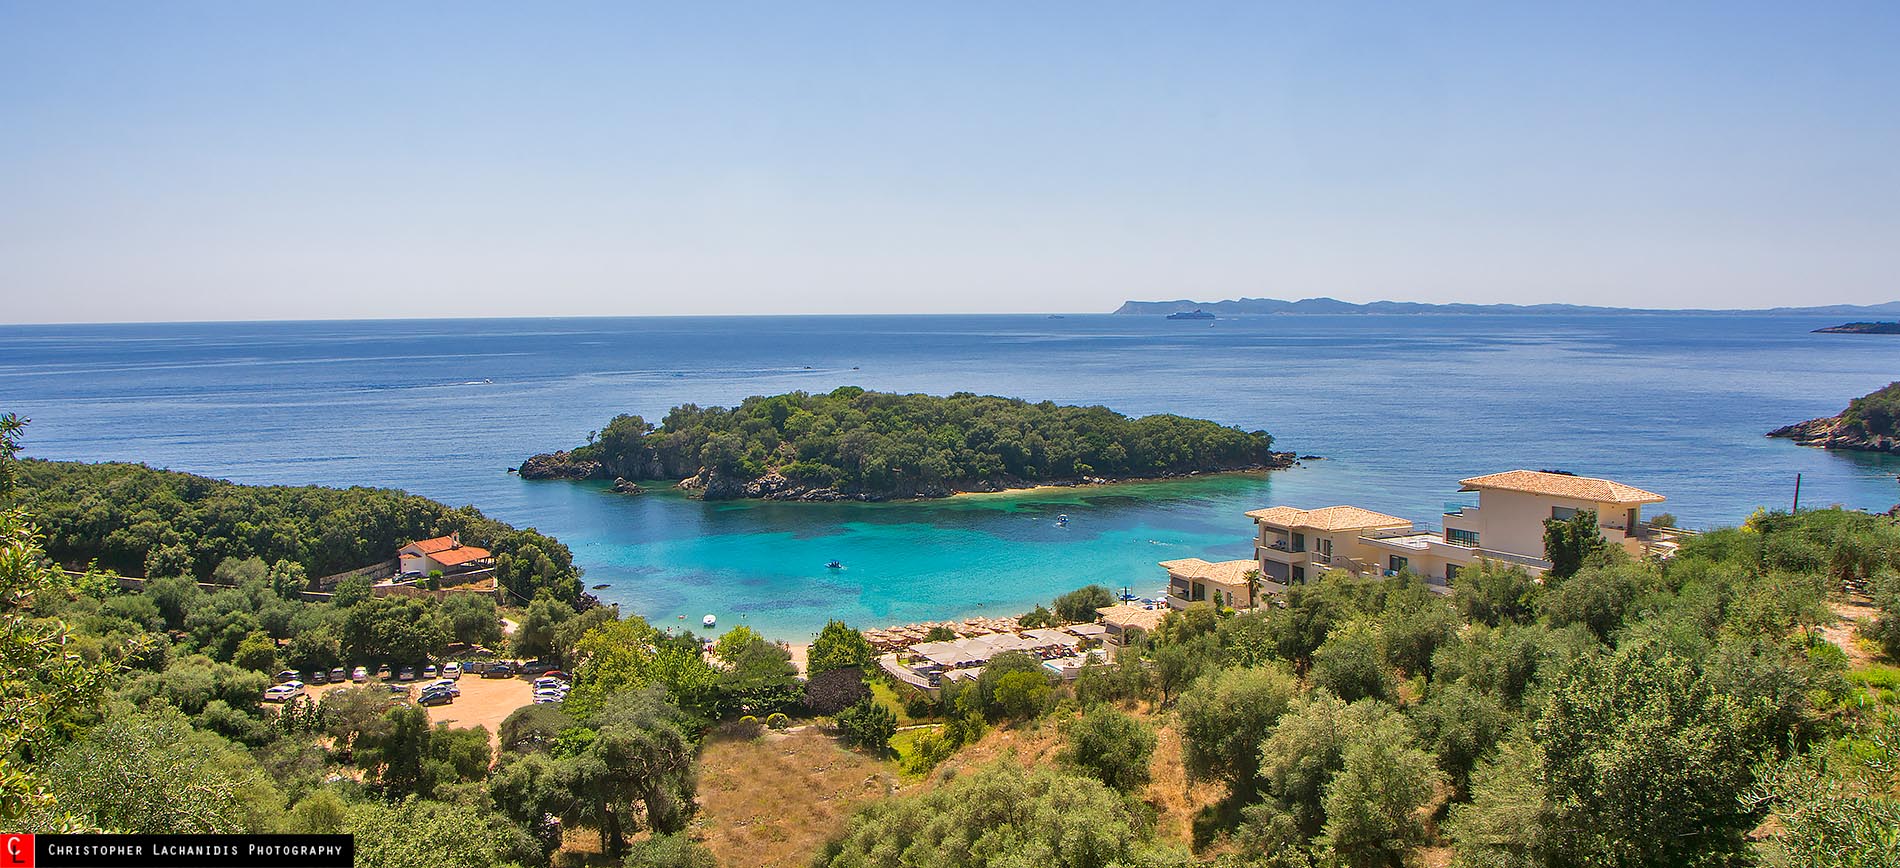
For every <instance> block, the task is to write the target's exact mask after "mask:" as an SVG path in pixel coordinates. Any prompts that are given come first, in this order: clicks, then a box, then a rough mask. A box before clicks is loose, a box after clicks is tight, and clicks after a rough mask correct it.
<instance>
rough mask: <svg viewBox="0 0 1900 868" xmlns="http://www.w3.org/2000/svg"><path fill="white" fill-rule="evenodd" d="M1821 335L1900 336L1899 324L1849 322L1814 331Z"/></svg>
mask: <svg viewBox="0 0 1900 868" xmlns="http://www.w3.org/2000/svg"><path fill="white" fill-rule="evenodd" d="M1814 333H1815V334H1821V335H1900V322H1849V323H1841V324H1840V325H1837V326H1828V327H1827V328H1824V329H1815V330H1814Z"/></svg>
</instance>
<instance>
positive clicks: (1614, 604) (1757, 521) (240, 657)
mask: <svg viewBox="0 0 1900 868" xmlns="http://www.w3.org/2000/svg"><path fill="white" fill-rule="evenodd" d="M0 421H3V422H4V428H5V430H4V434H5V437H4V438H0V447H4V448H0V659H4V661H5V663H6V665H5V666H4V667H0V714H3V715H4V719H5V720H7V721H8V723H9V725H8V726H6V727H0V825H4V826H6V827H7V828H13V829H19V830H23V831H52V830H56V829H101V830H108V831H118V832H206V833H210V832H245V831H252V832H259V831H283V832H348V833H354V834H355V835H356V836H357V840H358V848H359V849H358V864H359V865H361V866H364V868H425V866H427V868H438V866H446V868H475V866H492V865H518V866H524V868H526V866H533V868H541V866H564V868H565V866H579V865H620V866H632V868H657V866H691V868H709V866H713V865H716V864H720V861H721V860H722V859H723V860H724V862H725V864H748V865H749V864H759V863H761V862H770V863H772V864H796V863H800V862H807V861H810V862H813V863H815V864H818V865H825V866H840V868H842V866H865V868H869V866H884V865H911V866H919V868H962V866H970V868H976V866H984V868H1003V866H1009V868H1018V866H1022V868H1027V866H1031V865H1037V866H1042V865H1050V866H1067V868H1110V866H1119V868H1174V866H1187V865H1201V864H1209V865H1217V866H1223V868H1320V866H1353V868H1360V866H1367V868H1371V866H1401V865H1419V864H1429V865H1434V866H1443V865H1455V866H1467V868H1507V866H1510V868H1515V866H1523V868H1568V866H1597V865H1606V866H1631V868H1651V866H1653V868H1674V866H1748V865H1761V866H1775V868H1781V866H1787V868H1795V866H1800V868H1834V866H1839V868H1848V866H1854V868H1870V866H1871V868H1889V866H1900V798H1897V797H1896V794H1900V666H1897V665H1894V664H1896V663H1900V525H1897V524H1896V522H1895V521H1894V520H1893V519H1891V518H1888V517H1885V516H1874V515H1867V514H1864V513H1856V512H1850V511H1844V510H1839V509H1829V510H1814V511H1807V512H1802V513H1799V514H1796V515H1788V514H1772V513H1764V514H1760V515H1757V516H1755V517H1753V518H1751V519H1750V520H1749V521H1748V522H1747V523H1746V524H1745V525H1743V526H1741V527H1737V528H1727V529H1721V530H1716V531H1711V532H1707V533H1703V534H1699V535H1696V536H1694V537H1693V538H1691V539H1690V540H1689V541H1687V542H1686V543H1685V545H1684V546H1683V548H1682V550H1681V552H1680V554H1679V555H1678V556H1676V557H1675V558H1674V559H1672V560H1670V561H1667V562H1659V561H1642V562H1638V561H1631V560H1628V559H1627V558H1626V557H1625V556H1624V555H1622V554H1621V550H1620V549H1617V548H1606V549H1602V550H1598V551H1594V552H1592V553H1590V554H1588V555H1587V556H1586V557H1585V558H1584V559H1583V562H1582V563H1581V564H1580V566H1579V568H1578V569H1577V570H1576V571H1575V572H1574V573H1572V574H1570V575H1566V576H1546V577H1544V578H1542V579H1541V580H1539V579H1534V578H1533V577H1531V576H1529V575H1528V574H1526V573H1525V572H1523V571H1522V570H1521V569H1519V568H1516V567H1507V566H1503V565H1498V564H1488V565H1486V566H1484V567H1482V568H1478V569H1474V570H1472V571H1471V572H1469V573H1467V574H1463V575H1461V576H1460V577H1459V582H1458V586H1457V588H1456V590H1455V592H1454V593H1452V594H1450V595H1443V594H1439V593H1435V592H1433V591H1432V590H1431V589H1428V588H1427V587H1426V586H1425V585H1424V584H1423V583H1422V582H1421V581H1420V580H1419V579H1418V578H1417V577H1415V576H1411V575H1400V576H1397V577H1393V578H1378V579H1364V580H1350V579H1346V580H1334V579H1327V580H1323V581H1320V582H1317V583H1315V584H1313V585H1310V586H1301V587H1295V588H1293V589H1291V590H1290V591H1289V592H1288V593H1286V594H1285V595H1284V597H1283V598H1281V599H1279V600H1276V601H1274V602H1273V603H1272V604H1270V605H1269V606H1267V607H1265V608H1262V609H1259V610H1252V611H1241V612H1236V611H1232V610H1222V609H1215V608H1211V607H1207V606H1206V605H1205V604H1197V605H1196V606H1195V607H1192V608H1189V609H1188V610H1186V611H1182V612H1177V613H1173V614H1171V615H1169V616H1168V617H1167V618H1166V619H1165V620H1164V621H1163V622H1162V623H1161V624H1160V626H1159V627H1158V628H1157V629H1156V630H1155V631H1154V633H1153V635H1149V636H1142V635H1139V634H1136V635H1132V636H1130V637H1129V639H1130V644H1129V645H1128V646H1127V647H1126V648H1124V649H1123V650H1122V653H1119V654H1118V655H1117V659H1116V660H1115V661H1114V662H1112V663H1108V664H1103V665H1097V666H1092V667H1089V668H1087V669H1085V670H1084V671H1083V672H1082V674H1081V677H1080V678H1079V679H1078V680H1076V681H1075V682H1073V683H1062V682H1060V681H1057V680H1055V679H1052V678H1050V677H1048V675H1047V670H1046V669H1045V668H1044V667H1043V665H1042V662H1041V661H1040V660H1038V659H1036V658H1034V657H1031V656H1029V655H1026V654H1022V653H1008V654H1002V655H999V656H997V657H995V658H993V659H992V660H991V661H990V662H989V664H988V665H987V666H986V667H985V668H984V669H983V670H982V672H981V674H980V675H979V676H978V677H977V678H975V679H974V680H972V681H970V682H967V683H952V684H949V685H947V686H946V688H945V690H944V691H943V695H942V696H941V697H940V698H938V699H935V700H932V699H929V698H926V697H923V696H920V695H906V694H904V693H903V692H902V688H896V686H895V685H893V684H891V683H889V682H884V681H879V682H878V683H876V684H875V686H874V687H873V688H867V685H866V684H865V680H866V678H867V677H868V678H871V679H874V680H875V679H878V678H879V676H877V675H876V674H875V673H876V672H877V669H876V667H875V665H874V663H873V657H874V653H875V652H874V651H873V650H872V648H871V646H870V644H869V643H868V642H867V641H866V639H865V638H864V637H863V636H862V635H861V634H859V633H858V632H857V631H855V630H852V629H851V628H850V627H848V626H847V625H844V624H842V623H837V622H834V623H832V624H830V625H827V626H826V628H825V629H824V630H823V631H821V632H820V633H819V635H818V636H817V637H816V638H815V639H814V641H813V643H812V646H811V648H810V649H809V653H808V655H807V659H808V660H809V668H810V673H809V678H808V679H801V678H800V677H799V675H798V673H797V672H796V670H795V669H794V668H793V667H792V664H791V657H790V654H789V653H788V650H787V649H786V648H785V647H783V646H780V645H778V644H775V643H772V642H770V641H767V640H765V639H763V638H761V637H759V636H757V635H756V634H754V633H753V632H752V631H750V630H748V629H747V628H744V627H738V628H734V629H732V630H731V631H728V632H727V633H726V634H724V635H722V636H720V637H719V638H718V639H717V641H715V642H712V643H711V644H710V647H708V646H707V645H706V644H705V642H704V640H702V639H701V638H700V637H696V636H693V635H692V634H690V633H680V632H676V631H671V630H660V629H656V628H655V627H654V626H653V625H650V624H647V623H646V622H644V621H643V620H641V619H639V618H637V617H624V618H623V617H622V616H621V615H620V613H619V612H618V611H616V610H614V609H610V608H605V607H598V606H596V607H584V606H583V607H580V608H577V607H575V606H570V605H569V604H568V603H566V602H564V601H562V600H560V599H557V598H556V597H555V595H554V594H553V593H552V592H551V591H550V590H548V589H545V588H544V589H542V591H541V592H540V593H539V594H538V595H537V596H536V598H535V599H534V601H533V603H532V604H530V605H529V606H528V607H527V608H526V610H525V611H520V612H516V613H514V614H513V617H514V618H515V619H516V620H517V622H518V626H517V628H516V629H515V631H514V633H513V634H512V636H509V637H507V638H505V639H504V637H503V636H502V635H501V631H500V625H499V622H498V613H497V612H496V610H495V609H494V607H493V603H492V601H489V600H486V599H483V598H479V597H473V596H466V595H464V596H452V597H450V598H449V599H448V600H445V601H442V602H436V601H433V600H428V599H398V598H387V597H372V596H369V595H368V594H367V593H366V592H363V591H365V590H366V589H357V592H355V593H339V594H337V595H336V596H335V597H333V598H331V599H330V600H328V601H326V602H305V601H303V600H301V599H299V596H298V594H297V593H296V590H297V588H296V586H295V583H294V582H289V581H284V579H285V578H286V576H287V575H288V573H287V572H286V568H280V567H278V566H276V565H267V564H266V563H265V562H264V561H263V559H262V558H261V557H260V556H257V555H256V554H252V555H249V556H245V557H242V558H238V557H227V558H225V559H224V560H222V561H220V562H218V563H217V564H216V565H215V566H214V567H213V570H212V572H213V573H214V574H215V575H218V576H219V577H220V578H222V579H226V580H229V581H230V582H231V583H232V584H231V586H230V587H224V588H215V589H211V590H209V591H207V590H206V589H203V588H200V586H199V585H198V584H197V583H196V582H193V581H192V580H191V579H190V578H188V577H186V576H182V575H180V576H175V577H171V578H160V579H155V580H153V581H152V582H151V583H149V584H148V585H147V586H146V588H145V590H144V592H142V593H125V592H123V591H121V590H120V589H119V588H118V586H117V584H116V583H113V582H110V581H103V580H101V577H100V576H98V575H96V574H89V573H88V574H78V575H75V574H71V573H67V572H64V571H61V570H58V569H55V568H53V564H52V561H51V560H50V559H49V558H48V557H47V556H46V554H45V552H44V551H43V550H42V548H41V544H40V539H41V537H40V532H41V531H42V530H43V531H45V532H47V533H48V534H52V535H58V534H71V533H72V532H73V531H72V529H70V528H61V527H57V526H51V525H42V524H40V522H42V521H43V518H42V517H40V516H37V515H34V514H33V513H32V512H30V511H29V510H27V509H25V508H22V506H21V503H22V501H23V500H24V499H25V497H24V496H23V495H24V494H25V493H26V490H24V489H18V488H14V487H13V485H14V480H16V479H20V478H24V477H25V476H26V475H27V472H28V471H29V470H31V468H27V467H22V466H21V465H19V464H16V463H14V462H12V461H11V460H10V459H11V457H12V454H13V450H14V444H15V443H16V442H17V441H16V438H17V436H18V433H19V426H18V424H17V420H13V419H11V418H8V419H5V420H0ZM41 469H42V470H43V468H41ZM232 496H233V497H236V498H244V497H248V496H249V495H248V494H247V493H244V492H237V493H233V494H232ZM79 514H83V513H65V514H64V515H67V516H69V517H68V518H64V519H61V520H62V521H64V520H71V519H70V516H72V515H79ZM154 520H156V519H154ZM217 538H222V537H217ZM160 544H164V543H160ZM280 563H286V564H288V563H290V562H289V561H288V560H285V561H282V562H280ZM1845 586H1852V587H1866V588H1870V589H1871V590H1872V601H1871V602H1872V606H1871V608H1872V612H1873V614H1872V615H1871V616H1870V617H1869V618H1868V619H1867V620H1866V621H1865V622H1864V623H1861V624H1858V625H1856V627H1857V632H1858V634H1859V635H1858V638H1855V637H1852V636H1849V635H1848V634H1847V633H1846V632H1845V631H1843V630H1841V629H1840V628H1839V627H1838V626H1834V625H1830V622H1831V621H1833V620H1834V618H1835V615H1834V613H1833V611H1832V608H1831V605H1832V604H1835V603H1839V602H1841V601H1839V600H1837V599H1834V598H1835V597H1836V596H1837V595H1838V594H1839V592H1840V590H1839V589H1841V588H1843V587H1845ZM1102 593H1103V592H1101V591H1099V590H1098V589H1094V588H1089V589H1084V590H1082V591H1080V592H1077V593H1075V594H1073V595H1065V597H1064V598H1063V599H1061V600H1058V601H1055V603H1054V605H1052V606H1051V607H1050V608H1049V610H1046V611H1044V613H1043V614H1044V616H1045V617H1047V618H1052V619H1055V620H1062V619H1064V618H1067V617H1071V616H1073V615H1076V614H1086V610H1087V609H1088V607H1087V606H1081V605H1076V604H1075V601H1078V600H1094V599H1097V598H1099V597H1100V596H1101V594H1102ZM583 602H584V601H583ZM1830 636H1832V637H1834V638H1835V639H1836V640H1838V641H1844V642H1848V643H1850V644H1852V645H1854V650H1855V654H1854V655H1853V656H1852V657H1850V656H1849V655H1848V654H1846V653H1843V650H1842V648H1841V647H1840V646H1839V645H1837V644H1835V642H1834V641H1830V640H1829V638H1828V637H1830ZM450 641H458V642H464V643H484V644H488V645H490V646H491V647H494V646H499V645H500V644H501V643H503V642H507V643H508V645H509V650H510V651H511V652H512V653H513V654H515V655H518V656H522V657H528V656H534V657H539V658H541V659H542V660H543V661H546V662H549V663H551V664H553V665H558V666H560V667H561V668H563V669H564V670H567V671H569V672H571V673H572V678H573V690H572V692H571V693H570V694H567V695H566V697H565V698H564V699H561V700H559V701H554V702H550V703H546V704H535V705H528V706H524V707H522V708H520V709H519V710H517V711H516V712H514V713H513V714H512V715H510V716H509V717H508V718H507V719H506V720H505V721H504V722H503V723H501V725H500V726H499V728H498V731H497V732H495V733H492V740H491V733H488V732H485V731H483V730H481V729H479V728H455V727H450V726H446V725H434V726H431V725H430V723H429V717H428V714H427V713H426V711H425V710H424V709H422V708H419V707H417V706H416V705H415V704H413V703H412V701H411V700H409V699H408V698H406V697H400V696H392V695H391V694H390V692H389V691H388V690H386V689H384V688H383V687H382V686H381V685H369V686H362V687H355V686H352V687H344V688H341V689H334V690H331V691H330V692H329V693H327V694H325V695H324V697H323V699H322V701H320V702H310V701H308V700H304V699H297V700H293V701H290V702H286V703H283V704H282V705H279V706H269V705H265V704H262V703H261V702H260V699H261V692H262V690H263V688H264V686H265V685H266V684H268V683H269V682H270V676H269V674H268V673H270V672H272V671H274V670H275V669H276V668H277V667H279V666H283V665H288V666H291V667H295V668H301V669H315V668H318V667H322V666H326V665H327V666H333V667H334V666H348V665H354V664H359V663H364V664H374V663H377V662H387V663H392V664H397V663H401V664H413V663H417V662H422V661H423V660H426V659H429V658H430V657H432V656H434V655H437V654H439V653H440V652H442V651H444V650H446V648H447V645H448V643H449V642H450ZM1850 661H1852V662H1850ZM866 673H872V674H870V675H867V674H866ZM807 725H809V727H810V728H805V729H801V727H805V726H807ZM900 727H903V728H901V729H900ZM820 736H823V737H826V738H832V739H836V741H835V742H833V743H832V744H833V745H835V746H828V745H827V744H825V743H822V742H821V741H819V740H818V738H819V737H820ZM847 749H849V750H851V751H853V753H852V754H850V755H846V754H843V753H841V752H842V751H844V750H847ZM789 823H802V824H804V825H803V826H802V827H801V828H798V829H791V828H781V827H780V825H777V824H789Z"/></svg>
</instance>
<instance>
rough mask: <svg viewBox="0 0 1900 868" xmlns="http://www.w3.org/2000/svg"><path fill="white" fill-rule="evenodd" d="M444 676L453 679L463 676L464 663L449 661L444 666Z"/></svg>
mask: <svg viewBox="0 0 1900 868" xmlns="http://www.w3.org/2000/svg"><path fill="white" fill-rule="evenodd" d="M442 677H443V678H447V679H449V680H451V681H453V680H455V679H457V678H461V677H462V664H460V663H448V664H444V665H443V667H442Z"/></svg>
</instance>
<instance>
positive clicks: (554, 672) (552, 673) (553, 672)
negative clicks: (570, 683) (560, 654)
mask: <svg viewBox="0 0 1900 868" xmlns="http://www.w3.org/2000/svg"><path fill="white" fill-rule="evenodd" d="M541 677H543V678H559V679H561V680H562V681H566V680H568V676H567V673H565V672H562V671H561V670H559V669H550V670H548V671H547V672H544V673H542V674H541Z"/></svg>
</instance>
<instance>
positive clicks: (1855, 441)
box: [1768, 416, 1900, 453]
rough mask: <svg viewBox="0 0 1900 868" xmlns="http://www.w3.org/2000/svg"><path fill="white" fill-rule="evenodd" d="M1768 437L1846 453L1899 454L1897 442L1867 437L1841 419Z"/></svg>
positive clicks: (1816, 421)
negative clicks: (1845, 451) (1786, 439)
mask: <svg viewBox="0 0 1900 868" xmlns="http://www.w3.org/2000/svg"><path fill="white" fill-rule="evenodd" d="M1768 436H1770V437H1785V438H1788V439H1790V440H1793V441H1794V442H1795V443H1797V444H1800V445H1802V446H1813V447H1815V448H1817V449H1845V450H1850V451H1855V452H1889V453H1900V438H1894V437H1884V436H1881V435H1879V434H1869V433H1868V432H1867V431H1866V429H1864V428H1862V427H1861V426H1859V425H1853V424H1849V423H1848V422H1847V421H1846V420H1844V419H1842V418H1841V417H1840V416H1827V417H1823V418H1820V419H1809V420H1808V421H1806V422H1796V423H1795V424H1793V425H1784V426H1782V427H1780V428H1776V429H1775V430H1773V431H1770V432H1768Z"/></svg>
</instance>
